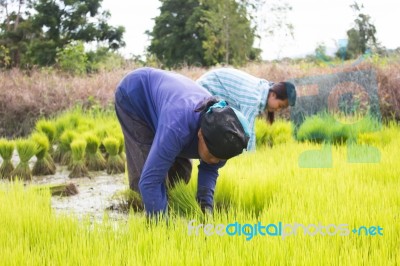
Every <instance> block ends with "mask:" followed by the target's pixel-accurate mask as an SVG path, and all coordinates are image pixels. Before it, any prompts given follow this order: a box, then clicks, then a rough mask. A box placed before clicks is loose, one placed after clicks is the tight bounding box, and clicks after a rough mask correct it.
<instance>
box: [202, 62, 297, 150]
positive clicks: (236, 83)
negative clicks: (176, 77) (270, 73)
mask: <svg viewBox="0 0 400 266" xmlns="http://www.w3.org/2000/svg"><path fill="white" fill-rule="evenodd" d="M196 82H197V84H199V85H200V86H202V87H204V88H205V89H206V90H208V91H209V92H210V93H211V94H212V95H214V96H217V97H221V98H223V99H225V100H226V101H227V102H229V105H230V106H232V107H233V108H236V109H237V110H239V111H240V112H242V113H243V115H244V116H245V117H246V118H247V120H248V121H249V124H250V141H249V144H248V147H247V150H255V147H256V137H255V133H254V124H255V119H256V117H257V116H258V115H259V114H262V113H263V112H265V113H267V115H268V119H269V122H270V123H273V122H274V112H276V111H278V110H280V109H282V108H287V107H288V106H289V105H290V106H294V105H295V102H296V90H295V87H294V85H293V84H292V83H290V82H279V83H273V82H268V81H267V80H265V79H260V78H257V77H254V76H252V75H250V74H247V73H245V72H243V71H240V70H237V69H231V68H220V69H215V70H211V71H209V72H207V73H205V74H204V75H203V76H201V77H200V78H199V79H198V80H197V81H196Z"/></svg>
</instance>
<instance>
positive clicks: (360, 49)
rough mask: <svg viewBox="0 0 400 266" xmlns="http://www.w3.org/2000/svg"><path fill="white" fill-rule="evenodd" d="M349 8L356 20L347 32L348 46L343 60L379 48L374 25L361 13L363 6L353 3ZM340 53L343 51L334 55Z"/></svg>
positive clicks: (367, 16) (368, 17) (369, 18)
mask: <svg viewBox="0 0 400 266" xmlns="http://www.w3.org/2000/svg"><path fill="white" fill-rule="evenodd" d="M350 7H351V8H352V9H353V11H354V13H355V15H356V18H355V20H354V26H353V28H351V29H349V30H348V31H347V38H348V44H347V48H346V56H345V59H351V58H356V57H358V56H359V55H361V54H365V52H367V51H368V50H376V49H378V48H379V43H378V41H377V38H376V28H375V25H374V24H373V23H372V22H371V17H370V16H369V15H367V14H364V13H363V8H364V6H363V5H362V4H361V5H360V4H358V3H357V2H354V3H353V4H352V5H351V6H350ZM340 52H342V53H343V51H338V52H337V53H336V55H337V56H339V54H340Z"/></svg>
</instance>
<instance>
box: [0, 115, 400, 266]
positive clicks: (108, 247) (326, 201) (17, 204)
mask: <svg viewBox="0 0 400 266" xmlns="http://www.w3.org/2000/svg"><path fill="white" fill-rule="evenodd" d="M65 117H68V119H66V118H65ZM94 119H98V120H99V121H101V123H96V125H101V126H94V124H93V120H94ZM59 121H63V122H59ZM65 121H69V122H65ZM71 121H72V122H71ZM54 122H55V123H56V126H55V128H56V133H55V135H54V139H53V142H54V143H55V147H56V151H55V152H54V154H53V156H54V155H56V154H57V149H58V148H59V147H60V146H62V145H63V144H65V145H66V144H67V143H70V145H69V147H64V148H65V149H64V150H62V152H60V150H59V154H62V153H64V154H63V155H62V156H60V158H63V157H64V156H65V153H68V152H69V153H70V155H69V156H70V158H71V159H72V168H71V170H66V171H65V173H66V174H67V173H70V172H72V171H73V170H72V169H73V168H74V166H76V165H79V167H80V168H83V167H84V166H85V167H86V166H87V164H84V163H82V162H83V161H84V160H85V158H87V156H88V153H89V143H90V141H88V140H87V138H84V137H82V138H81V137H80V136H84V133H85V132H91V133H90V134H91V135H95V136H96V137H95V138H94V139H96V138H97V139H98V141H96V140H94V141H93V142H94V144H93V146H92V147H91V148H90V149H91V151H90V153H91V154H95V153H96V151H97V152H100V153H101V154H102V155H105V157H106V158H107V167H108V168H107V169H108V171H110V176H109V178H110V180H111V181H110V182H115V181H113V180H114V179H113V178H114V177H113V175H114V171H117V170H118V169H119V168H118V167H114V166H110V165H111V164H117V163H116V162H114V161H118V162H119V163H120V160H121V159H122V160H123V158H124V156H123V148H121V145H120V143H121V136H120V132H116V131H115V128H119V126H118V125H117V124H116V121H115V117H113V116H112V115H111V116H109V115H101V116H94V115H92V114H91V115H90V116H84V118H82V116H81V115H77V114H76V113H72V114H71V113H69V114H67V115H65V116H64V117H59V118H58V119H56V120H55V121H54ZM61 124H62V125H61ZM57 125H58V126H57ZM60 125H61V126H60ZM112 129H114V130H112ZM66 130H71V131H73V132H75V134H70V133H68V134H69V135H70V136H69V137H71V136H74V137H71V139H72V140H70V138H69V137H68V138H67V137H65V138H66V141H65V142H64V141H60V138H61V136H62V135H63V133H64V132H65V131H66ZM257 134H258V136H260V135H261V136H262V137H264V138H265V139H264V140H265V141H264V142H259V143H258V148H257V151H256V152H248V153H246V154H243V155H241V156H239V157H236V158H234V159H232V160H229V161H228V163H227V165H226V166H225V167H224V168H222V169H221V171H220V176H219V178H218V182H217V187H216V191H215V198H214V201H215V212H214V214H213V215H206V216H204V215H203V214H201V211H200V212H199V209H198V206H197V205H196V202H195V200H194V199H195V198H194V197H195V194H196V179H197V178H196V177H197V167H195V166H194V167H193V169H194V171H193V173H192V178H191V181H190V182H189V184H188V185H184V184H182V183H179V184H178V185H177V186H176V187H175V188H174V189H171V190H170V191H169V204H170V208H169V215H168V217H164V218H163V219H162V220H160V221H148V220H147V219H146V217H145V216H144V215H143V213H142V212H141V211H140V208H131V209H130V212H129V214H127V215H125V216H122V218H119V219H113V218H110V217H112V215H113V212H115V211H114V210H108V211H107V210H100V211H99V213H100V214H101V215H100V216H101V218H100V219H94V220H93V219H92V218H91V217H90V216H89V215H88V216H83V217H82V216H78V215H76V214H75V213H73V212H71V213H65V212H62V213H60V212H56V211H55V210H54V208H52V196H51V189H50V188H45V187H44V188H42V189H37V187H35V186H33V185H29V182H28V181H25V182H23V181H18V180H16V181H1V183H0V202H1V204H0V213H1V216H0V235H1V237H0V258H1V264H2V265H254V264H262V265H399V264H400V193H399V191H400V181H399V177H400V161H399V159H398V151H399V147H400V127H399V126H398V125H397V124H395V123H391V124H389V125H387V126H384V127H383V128H382V129H381V130H380V131H375V132H372V133H362V134H364V135H361V137H360V138H359V139H358V142H357V145H358V146H356V147H355V148H353V149H351V147H350V146H348V145H340V144H329V145H328V144H326V143H325V144H324V143H322V144H319V143H314V142H308V141H304V142H297V141H295V140H293V139H292V138H291V131H290V124H285V123H283V122H282V123H281V124H280V123H277V124H275V126H274V128H273V129H271V131H270V132H269V133H268V134H267V133H265V134H263V133H262V132H261V133H260V132H257ZM368 134H370V135H368ZM276 135H279V136H280V139H275V138H274V136H276ZM283 136H285V137H283ZM36 138H37V137H36ZM32 139H35V138H33V137H32ZM32 141H34V140H32ZM2 142H6V141H5V140H2ZM2 142H1V141H0V155H1V156H4V155H3V154H6V153H7V152H3V151H2V150H5V148H4V149H2V148H1V147H2V145H3V144H1V143H2ZM7 143H8V142H7ZM18 143H19V142H18V141H17V146H18V145H20V147H21V144H18ZM8 145H9V144H8ZM29 145H30V144H29ZM25 146H28V144H25ZM29 147H30V148H29V149H28V148H25V149H24V150H29V151H33V150H35V151H36V152H37V149H38V148H37V147H36V146H35V145H32V147H31V146H29ZM35 147H36V148H35ZM96 147H97V148H96ZM365 148H371V149H372V148H375V151H376V152H377V153H378V154H379V158H375V160H372V161H371V160H368V159H370V158H368V149H365ZM19 150H21V151H22V148H20V149H19ZM24 153H25V154H26V156H25V157H26V158H28V157H30V155H32V156H34V155H35V153H32V152H21V154H24ZM48 153H49V154H50V152H48ZM309 154H311V155H313V156H308V155H309ZM28 155H29V156H28ZM374 155H376V153H372V154H371V156H374ZM26 158H24V160H23V161H26ZM110 158H112V159H111V162H110ZM354 158H356V160H355V159H354ZM357 158H358V159H357ZM3 160H4V162H6V161H8V162H9V160H7V154H6V156H5V158H3ZM324 160H325V161H327V162H329V163H327V164H323V163H321V161H324ZM61 161H62V160H61ZM119 163H118V164H119ZM57 167H61V166H59V164H57ZM65 167H68V166H65ZM25 169H26V167H25ZM107 169H106V170H103V171H107ZM88 172H89V173H91V174H93V173H99V172H93V171H91V170H88ZM92 178H93V179H96V178H97V176H96V175H94V176H93V177H92ZM106 178H107V177H106ZM80 179H81V178H77V179H71V180H72V181H74V180H80ZM122 182H125V184H124V185H125V186H127V184H126V180H125V181H122ZM120 193H121V194H129V192H123V191H122V190H121V192H120ZM121 194H120V195H121ZM77 196H78V195H76V196H72V198H73V197H77ZM125 196H126V195H123V196H122V198H124V197H125ZM53 197H54V196H53ZM126 197H130V198H131V199H133V201H134V202H135V203H134V204H136V205H140V204H139V203H138V198H137V195H128V196H126ZM256 225H257V228H256ZM222 226H225V228H227V229H229V230H227V231H224V230H222V231H221V230H220V229H221V228H222ZM228 226H229V227H228ZM260 226H269V227H268V228H269V229H268V230H267V229H266V228H264V229H262V230H264V231H262V230H260ZM256 232H257V234H256ZM260 232H261V233H262V232H264V235H262V234H261V233H260ZM266 232H268V233H266Z"/></svg>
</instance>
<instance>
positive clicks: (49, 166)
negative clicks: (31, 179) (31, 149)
mask: <svg viewBox="0 0 400 266" xmlns="http://www.w3.org/2000/svg"><path fill="white" fill-rule="evenodd" d="M31 138H32V140H33V141H35V142H36V144H37V145H38V150H37V152H36V158H37V160H36V162H35V164H34V166H33V169H32V174H33V175H54V174H55V173H56V165H55V164H54V161H53V158H52V157H51V156H50V154H49V148H50V141H49V139H48V138H47V136H46V135H45V134H43V133H38V132H36V133H34V134H33V135H32V137H31Z"/></svg>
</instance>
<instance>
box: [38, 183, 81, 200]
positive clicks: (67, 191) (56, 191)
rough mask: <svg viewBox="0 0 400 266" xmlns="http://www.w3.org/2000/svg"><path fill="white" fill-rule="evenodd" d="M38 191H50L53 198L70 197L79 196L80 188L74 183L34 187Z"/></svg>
mask: <svg viewBox="0 0 400 266" xmlns="http://www.w3.org/2000/svg"><path fill="white" fill-rule="evenodd" d="M34 188H35V189H37V190H45V189H48V190H50V194H51V195H52V196H60V197H69V196H73V195H76V194H78V193H79V192H78V188H77V187H76V185H75V184H74V183H68V184H57V185H39V186H35V187H34Z"/></svg>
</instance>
